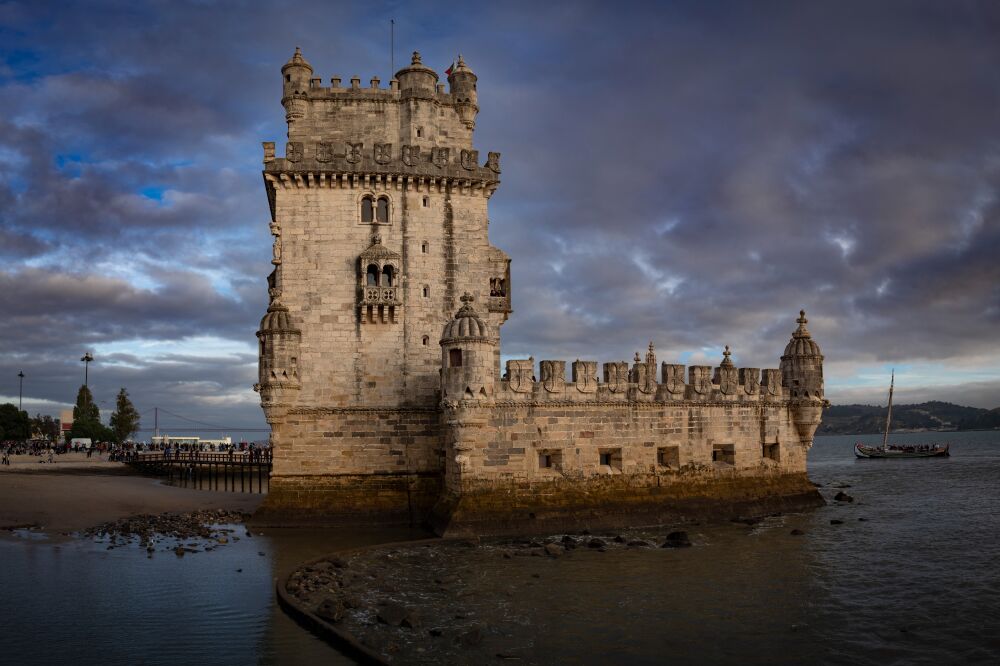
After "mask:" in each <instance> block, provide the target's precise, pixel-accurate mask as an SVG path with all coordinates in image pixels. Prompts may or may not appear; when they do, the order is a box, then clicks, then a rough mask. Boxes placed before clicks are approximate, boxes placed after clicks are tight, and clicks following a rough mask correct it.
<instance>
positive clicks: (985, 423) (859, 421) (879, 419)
mask: <svg viewBox="0 0 1000 666" xmlns="http://www.w3.org/2000/svg"><path fill="white" fill-rule="evenodd" d="M885 410H886V408H885V405H832V406H831V407H829V408H828V409H827V410H826V411H824V412H823V422H822V423H821V424H820V426H819V429H818V430H817V431H816V434H817V435H868V434H871V433H879V432H882V430H883V429H884V428H885ZM973 430H1000V407H997V408H995V409H981V408H978V407H964V406H962V405H955V404H952V403H950V402H940V401H931V402H923V403H919V404H915V405H893V408H892V431H893V432H895V433H908V432H966V431H973Z"/></svg>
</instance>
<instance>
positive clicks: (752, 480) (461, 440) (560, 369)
mask: <svg viewBox="0 0 1000 666" xmlns="http://www.w3.org/2000/svg"><path fill="white" fill-rule="evenodd" d="M282 76H283V79H284V80H283V90H284V95H283V99H282V103H283V105H284V106H285V109H286V119H287V121H288V143H287V144H286V147H285V157H284V158H280V157H277V156H276V155H275V149H274V144H273V143H265V144H264V180H265V185H266V188H267V194H268V201H269V203H270V210H271V231H272V234H274V236H275V239H274V252H273V259H272V263H273V264H274V267H275V268H274V271H273V272H272V274H271V275H270V276H269V278H268V287H269V294H270V297H271V304H270V306H269V308H268V312H267V314H266V315H265V317H264V318H263V320H262V321H261V328H260V331H258V333H257V336H258V338H259V340H260V379H259V384H258V387H257V388H258V390H259V391H260V395H261V404H262V406H263V408H264V411H265V414H266V416H267V419H268V422H269V423H270V425H271V428H272V445H273V446H274V454H275V455H274V473H273V477H272V479H271V492H270V494H269V496H268V498H267V500H266V502H265V504H264V506H263V507H262V509H261V511H260V512H259V514H258V516H257V520H258V521H259V522H265V523H266V522H272V523H282V524H289V523H306V522H323V523H341V522H381V523H388V522H415V521H420V520H424V519H428V518H429V519H430V520H431V522H432V524H433V525H434V526H435V527H436V528H437V529H438V530H439V531H440V532H442V533H488V532H500V531H512V530H532V529H538V530H543V529H549V528H552V527H556V526H580V525H588V526H600V525H620V524H623V523H636V522H648V523H651V522H663V521H669V520H674V519H677V518H680V517H683V516H690V515H695V514H704V513H710V514H711V513H718V512H719V511H721V510H726V511H736V512H742V513H759V512H762V511H770V510H777V509H782V508H798V507H801V506H806V505H810V504H814V503H816V502H817V501H819V498H818V494H817V493H816V491H815V489H814V488H813V487H812V485H811V484H810V483H809V481H808V479H807V478H806V474H805V472H806V452H807V450H808V448H809V447H810V446H811V444H812V438H813V434H814V432H815V430H816V427H817V426H818V424H819V420H820V416H821V412H822V408H823V405H824V404H825V401H824V399H823V377H822V360H823V357H822V355H821V353H820V350H819V348H818V346H817V345H816V343H815V342H814V341H813V340H812V338H811V336H810V334H809V332H808V330H807V329H806V326H805V324H806V320H805V316H804V313H802V314H801V315H800V318H799V327H798V329H796V331H795V332H794V333H793V336H792V340H791V341H790V342H789V344H788V346H787V347H786V350H785V355H784V356H782V358H781V365H780V368H778V369H765V370H763V371H761V370H760V369H757V368H739V369H738V368H736V367H734V366H733V364H732V363H731V361H730V360H729V353H728V349H727V350H726V354H725V356H724V359H723V361H722V363H721V364H720V365H719V367H717V368H711V367H708V366H692V367H690V368H686V369H685V368H684V367H683V366H680V365H674V364H668V363H663V364H662V366H661V367H658V366H657V363H656V357H655V353H654V350H653V348H652V345H650V349H649V352H648V354H647V355H646V358H645V359H644V360H640V358H639V356H638V354H637V355H636V358H635V362H634V363H633V364H632V366H631V367H630V366H629V365H628V364H627V363H620V362H615V363H605V364H604V365H603V368H601V369H602V371H603V372H602V374H601V376H600V378H599V376H598V364H597V362H595V361H576V362H574V363H572V364H571V381H567V377H566V364H565V362H563V361H542V362H541V363H539V364H537V367H536V364H535V362H534V360H533V359H524V360H512V361H508V362H507V364H506V368H505V373H504V374H503V376H501V368H500V327H501V326H502V324H503V323H504V322H505V321H506V320H507V318H508V316H509V315H510V313H511V285H510V260H509V258H508V257H507V255H506V254H504V253H503V252H502V251H501V250H499V249H497V248H494V247H492V246H491V245H490V244H489V238H488V225H489V220H488V212H487V202H488V200H489V198H490V196H491V195H492V194H493V192H494V191H495V190H496V189H497V187H498V185H499V173H500V165H499V158H500V156H499V154H497V153H489V154H488V156H487V158H486V160H485V161H482V160H480V159H479V154H478V151H476V150H474V149H473V146H472V131H473V129H474V126H475V118H476V113H477V112H478V101H477V96H476V85H477V79H476V76H475V74H473V73H472V71H471V70H470V69H469V68H468V67H467V66H466V65H465V63H464V62H463V61H462V60H461V58H460V59H459V62H458V66H457V67H455V68H454V70H453V71H452V72H451V74H450V76H449V77H448V83H449V90H448V91H447V92H446V91H445V86H444V85H443V84H439V83H438V76H437V74H436V73H435V72H433V71H432V70H430V69H429V68H427V67H425V66H424V65H423V64H422V63H421V62H420V57H419V55H418V54H416V53H415V54H414V57H413V62H412V64H411V65H410V66H409V67H407V68H405V69H403V70H400V71H399V72H397V73H396V76H395V78H394V79H393V80H392V81H390V86H389V88H388V89H385V88H381V87H380V86H379V81H378V80H377V79H372V81H371V83H370V86H369V87H367V88H361V86H360V81H359V80H358V79H356V78H355V79H352V80H351V86H350V87H343V86H341V85H340V79H337V78H334V79H333V80H332V81H331V85H330V87H324V86H322V84H321V80H320V79H317V78H313V77H312V68H311V66H310V65H309V64H308V63H307V62H306V61H305V59H304V58H303V57H302V55H301V54H300V53H299V52H298V50H296V53H295V55H294V56H293V57H292V59H291V60H290V61H289V62H288V63H287V64H286V65H285V66H284V67H283V68H282ZM481 162H482V163H481ZM459 305H461V307H459ZM456 309H457V310H458V312H457V314H454V316H453V313H455V312H456ZM536 370H537V372H536ZM536 377H537V378H538V379H536Z"/></svg>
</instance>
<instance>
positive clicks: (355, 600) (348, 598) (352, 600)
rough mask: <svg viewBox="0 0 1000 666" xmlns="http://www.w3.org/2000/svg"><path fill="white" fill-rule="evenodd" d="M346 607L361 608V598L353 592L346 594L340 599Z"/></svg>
mask: <svg viewBox="0 0 1000 666" xmlns="http://www.w3.org/2000/svg"><path fill="white" fill-rule="evenodd" d="M341 601H343V602H344V606H346V607H347V608H361V599H360V598H359V597H358V596H357V595H354V594H347V595H344V597H343V598H342V599H341Z"/></svg>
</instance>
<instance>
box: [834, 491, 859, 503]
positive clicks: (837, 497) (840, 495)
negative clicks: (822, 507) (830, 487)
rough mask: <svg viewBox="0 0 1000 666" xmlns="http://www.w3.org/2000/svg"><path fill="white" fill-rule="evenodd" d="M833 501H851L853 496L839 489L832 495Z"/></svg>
mask: <svg viewBox="0 0 1000 666" xmlns="http://www.w3.org/2000/svg"><path fill="white" fill-rule="evenodd" d="M833 501H835V502H853V501H854V498H853V497H851V496H850V495H848V494H847V493H845V492H844V491H843V490H841V491H840V492H838V493H837V494H836V495H834V496H833Z"/></svg>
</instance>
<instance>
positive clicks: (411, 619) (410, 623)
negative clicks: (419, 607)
mask: <svg viewBox="0 0 1000 666" xmlns="http://www.w3.org/2000/svg"><path fill="white" fill-rule="evenodd" d="M401 626H403V627H406V628H407V629H419V628H420V616H419V615H417V612H416V611H412V610H411V611H410V612H409V613H407V614H406V617H404V618H403V621H402V623H401Z"/></svg>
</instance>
